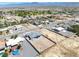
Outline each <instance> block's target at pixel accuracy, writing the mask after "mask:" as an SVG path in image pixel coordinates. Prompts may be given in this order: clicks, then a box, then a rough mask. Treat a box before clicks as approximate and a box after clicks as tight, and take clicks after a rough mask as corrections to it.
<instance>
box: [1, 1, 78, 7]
mask: <svg viewBox="0 0 79 59" xmlns="http://www.w3.org/2000/svg"><path fill="white" fill-rule="evenodd" d="M16 6H79V2H0V7H16Z"/></svg>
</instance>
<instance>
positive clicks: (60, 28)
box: [56, 27, 64, 31]
mask: <svg viewBox="0 0 79 59" xmlns="http://www.w3.org/2000/svg"><path fill="white" fill-rule="evenodd" d="M56 29H57V30H59V31H61V30H64V28H62V27H58V28H56Z"/></svg>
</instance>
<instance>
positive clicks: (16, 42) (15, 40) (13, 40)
mask: <svg viewBox="0 0 79 59" xmlns="http://www.w3.org/2000/svg"><path fill="white" fill-rule="evenodd" d="M24 40H25V39H24V38H23V37H17V38H16V39H9V40H8V41H7V42H6V44H7V45H8V46H9V45H11V46H13V45H16V44H18V43H19V42H20V41H24Z"/></svg>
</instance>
